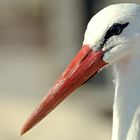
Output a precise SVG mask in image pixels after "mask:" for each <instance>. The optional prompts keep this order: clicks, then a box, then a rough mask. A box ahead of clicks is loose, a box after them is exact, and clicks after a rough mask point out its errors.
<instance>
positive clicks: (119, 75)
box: [112, 55, 140, 140]
mask: <svg viewBox="0 0 140 140" xmlns="http://www.w3.org/2000/svg"><path fill="white" fill-rule="evenodd" d="M139 58H140V56H139V55H136V56H127V57H126V58H125V59H123V60H121V61H119V62H117V63H116V64H115V65H114V71H115V85H116V88H115V97H114V105H113V133H112V140H136V138H134V137H133V136H132V135H133V133H131V132H132V131H136V130H133V129H134V125H135V124H134V118H136V116H137V115H138V113H137V112H138V110H140V109H139V107H140V59H139ZM130 134H131V136H130ZM132 138H133V139H132Z"/></svg>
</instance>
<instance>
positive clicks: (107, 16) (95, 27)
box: [83, 4, 140, 46]
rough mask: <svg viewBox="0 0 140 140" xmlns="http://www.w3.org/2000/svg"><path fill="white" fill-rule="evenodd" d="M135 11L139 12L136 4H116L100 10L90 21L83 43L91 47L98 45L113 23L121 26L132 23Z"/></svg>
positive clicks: (139, 8)
mask: <svg viewBox="0 0 140 140" xmlns="http://www.w3.org/2000/svg"><path fill="white" fill-rule="evenodd" d="M137 10H139V11H140V7H139V6H138V5H136V4H116V5H111V6H108V7H106V8H104V9H102V10H101V11H100V12H98V13H97V14H96V15H95V16H93V18H92V19H91V20H90V22H89V24H88V26H87V30H86V32H85V38H84V42H83V43H84V44H89V45H91V46H94V45H98V44H100V42H101V41H102V40H103V38H104V36H105V34H106V32H107V30H108V29H109V28H110V27H111V26H112V25H113V24H114V23H121V24H123V23H126V22H130V21H132V20H133V18H134V17H135V16H136V13H137V12H138V11H137Z"/></svg>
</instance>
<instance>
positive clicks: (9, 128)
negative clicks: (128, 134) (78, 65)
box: [0, 0, 140, 140]
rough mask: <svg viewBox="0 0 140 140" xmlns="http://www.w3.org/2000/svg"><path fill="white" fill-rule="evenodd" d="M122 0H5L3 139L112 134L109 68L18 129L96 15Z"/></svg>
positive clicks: (1, 7)
mask: <svg viewBox="0 0 140 140" xmlns="http://www.w3.org/2000/svg"><path fill="white" fill-rule="evenodd" d="M120 2H128V0H121V1H119V0H115V1H113V0H104V1H103V0H98V1H97V0H59V1H56V0H45V1H44V0H22V1H19V0H10V1H9V0H4V1H3V0H0V140H20V139H21V140H45V139H48V140H85V139H86V140H109V139H110V138H111V124H112V122H111V121H112V103H113V93H114V89H113V87H114V86H113V84H112V76H111V74H110V73H111V71H110V70H108V69H106V70H104V71H103V72H101V73H100V74H98V76H96V77H95V78H94V79H92V80H90V81H89V82H88V83H86V84H85V85H84V86H82V87H81V88H79V89H78V90H76V91H75V92H74V93H73V94H72V95H70V96H69V97H68V98H67V99H66V100H65V101H64V102H63V103H61V104H60V105H59V106H58V107H57V109H56V110H55V111H53V112H52V113H51V114H50V115H48V117H47V118H46V119H44V120H43V121H42V122H41V123H40V124H39V125H37V126H36V127H35V128H33V129H32V130H31V131H30V132H28V133H27V134H26V135H24V136H23V137H20V136H19V132H20V128H21V126H22V124H23V123H24V121H25V120H26V119H27V117H28V116H29V114H30V113H31V112H32V110H33V109H34V107H35V106H36V105H37V104H38V102H39V101H40V100H41V98H42V97H43V96H44V95H45V94H47V91H48V90H49V88H50V87H51V86H52V85H53V83H54V82H55V80H56V79H57V77H58V75H59V74H60V73H61V72H62V71H63V70H64V68H65V67H66V66H67V65H68V63H69V62H70V61H71V59H72V58H73V56H74V55H75V54H76V52H77V51H78V50H79V49H80V46H81V45H82V41H83V35H84V31H85V29H86V25H87V22H88V21H89V19H90V18H91V17H92V15H94V14H95V13H96V12H97V11H99V10H101V9H102V8H103V7H105V6H107V5H110V4H114V3H120ZM129 2H130V1H129ZM131 2H137V3H140V2H139V1H138V0H133V1H132V0H131ZM109 69H110V68H109Z"/></svg>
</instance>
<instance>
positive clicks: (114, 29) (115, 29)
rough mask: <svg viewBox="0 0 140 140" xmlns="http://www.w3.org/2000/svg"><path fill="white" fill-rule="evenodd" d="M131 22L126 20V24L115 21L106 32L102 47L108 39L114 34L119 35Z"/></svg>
mask: <svg viewBox="0 0 140 140" xmlns="http://www.w3.org/2000/svg"><path fill="white" fill-rule="evenodd" d="M128 24H129V22H126V23H124V24H120V23H114V24H113V25H112V26H111V27H110V28H109V29H108V31H107V32H106V35H105V37H104V41H103V43H102V44H101V47H103V45H104V44H105V43H106V42H107V40H108V39H109V38H110V37H112V36H114V35H119V34H121V33H122V31H123V29H124V28H125V27H127V25H128Z"/></svg>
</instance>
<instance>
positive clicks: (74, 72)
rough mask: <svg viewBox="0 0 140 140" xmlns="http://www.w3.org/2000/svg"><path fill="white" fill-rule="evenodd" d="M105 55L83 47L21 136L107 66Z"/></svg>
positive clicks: (33, 114) (37, 109)
mask: <svg viewBox="0 0 140 140" xmlns="http://www.w3.org/2000/svg"><path fill="white" fill-rule="evenodd" d="M103 54H104V52H103V51H102V50H99V51H93V50H92V49H91V48H90V47H89V45H83V46H82V48H81V50H80V51H79V53H78V54H77V55H76V57H75V58H74V59H73V60H72V62H71V64H70V65H69V66H68V67H67V68H66V70H65V71H64V72H63V74H62V75H61V76H60V77H59V78H58V80H57V81H56V83H55V85H54V86H53V88H52V89H51V90H50V91H49V92H48V94H47V95H46V96H45V97H44V98H43V100H42V101H41V102H40V104H39V105H38V106H37V107H36V109H35V110H34V111H33V113H32V114H31V115H30V117H29V118H28V120H27V121H26V122H25V124H24V126H23V127H22V129H21V135H22V134H24V133H25V132H27V131H28V130H29V129H31V128H32V127H33V126H35V125H36V124H37V123H38V122H40V121H41V120H42V119H43V118H44V117H45V116H46V115H47V114H49V113H50V112H51V111H52V110H53V109H54V108H55V107H56V106H57V105H58V104H59V103H60V102H61V101H63V100H64V99H65V98H66V97H67V96H68V95H69V94H70V93H72V91H74V90H75V89H76V88H78V87H80V86H81V85H82V84H83V83H85V82H86V81H87V80H88V79H89V78H90V77H91V76H93V75H95V74H96V73H97V72H98V71H99V70H100V69H101V68H102V67H103V66H105V65H106V64H107V63H105V62H104V61H103V60H102V56H103Z"/></svg>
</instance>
